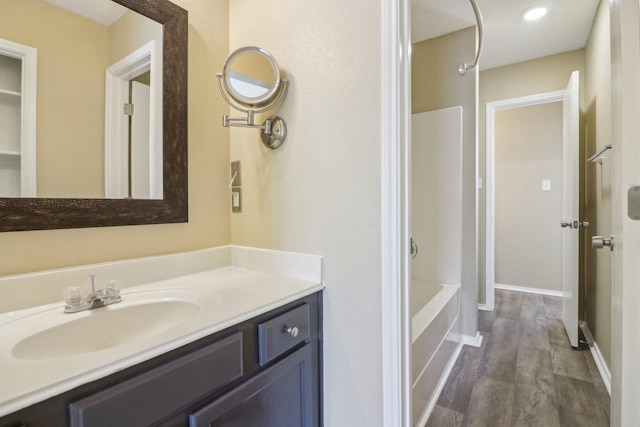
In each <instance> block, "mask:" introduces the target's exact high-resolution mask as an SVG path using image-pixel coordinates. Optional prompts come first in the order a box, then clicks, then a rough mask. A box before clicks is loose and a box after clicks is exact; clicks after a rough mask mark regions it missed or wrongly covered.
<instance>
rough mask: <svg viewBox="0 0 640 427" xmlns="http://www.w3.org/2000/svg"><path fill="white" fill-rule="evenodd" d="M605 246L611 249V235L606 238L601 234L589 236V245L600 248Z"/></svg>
mask: <svg viewBox="0 0 640 427" xmlns="http://www.w3.org/2000/svg"><path fill="white" fill-rule="evenodd" d="M605 246H608V247H609V249H610V250H613V236H609V238H608V239H605V238H604V237H602V236H593V237H591V247H593V248H596V249H602V248H604V247H605Z"/></svg>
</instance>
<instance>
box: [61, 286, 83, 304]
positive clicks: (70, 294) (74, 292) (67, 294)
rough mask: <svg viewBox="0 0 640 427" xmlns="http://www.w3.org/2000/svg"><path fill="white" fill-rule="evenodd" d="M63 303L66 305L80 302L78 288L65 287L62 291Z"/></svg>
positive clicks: (80, 295)
mask: <svg viewBox="0 0 640 427" xmlns="http://www.w3.org/2000/svg"><path fill="white" fill-rule="evenodd" d="M63 294H64V302H65V304H67V305H73V304H78V303H79V302H80V301H81V300H82V292H81V291H80V286H67V287H66V288H65V289H64V292H63Z"/></svg>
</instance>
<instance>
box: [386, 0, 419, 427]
mask: <svg viewBox="0 0 640 427" xmlns="http://www.w3.org/2000/svg"><path fill="white" fill-rule="evenodd" d="M381 3H382V4H381V10H382V14H381V16H382V18H381V21H382V22H381V27H382V28H381V40H380V43H381V50H382V52H381V57H382V61H381V63H382V69H381V98H382V99H381V117H380V119H381V120H380V121H381V139H382V140H381V222H382V230H381V240H382V245H381V256H382V265H381V269H382V385H383V387H382V425H383V427H410V426H411V319H410V310H409V289H410V287H409V284H410V277H411V276H410V273H411V270H410V255H409V226H410V224H409V191H410V187H409V173H410V170H409V165H410V163H409V159H410V157H409V155H410V145H409V137H410V124H411V122H410V120H411V105H410V101H411V93H410V90H411V86H410V84H411V74H410V73H411V65H410V58H409V55H408V52H409V45H410V36H409V31H410V28H411V26H410V21H409V10H410V9H409V3H408V0H381Z"/></svg>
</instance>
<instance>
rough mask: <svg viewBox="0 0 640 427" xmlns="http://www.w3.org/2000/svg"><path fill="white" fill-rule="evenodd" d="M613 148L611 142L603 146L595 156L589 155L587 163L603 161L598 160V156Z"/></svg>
mask: <svg viewBox="0 0 640 427" xmlns="http://www.w3.org/2000/svg"><path fill="white" fill-rule="evenodd" d="M609 149H611V144H607V145H605V146H604V147H602V148H601V149H600V150H599V151H598V152H597V153H596V154H594V155H593V156H591V157H589V158H588V159H587V163H602V162H599V161H598V157H600V155H601V154H602V153H604V152H605V151H607V150H609Z"/></svg>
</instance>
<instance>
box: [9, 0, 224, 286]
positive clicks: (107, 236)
mask: <svg viewBox="0 0 640 427" xmlns="http://www.w3.org/2000/svg"><path fill="white" fill-rule="evenodd" d="M19 1H20V2H22V1H23V0H19ZM175 3H176V4H178V5H180V6H182V7H184V8H185V9H187V10H188V11H189V75H188V78H189V93H188V96H189V106H188V108H189V128H188V135H189V223H184V224H162V225H148V226H131V227H107V228H88V229H75V230H53V231H28V232H25V231H23V232H13V233H1V234H0V253H1V254H2V262H0V275H9V274H17V273H25V272H31V271H39V270H44V269H52V268H62V267H67V266H74V265H82V264H89V263H96V262H103V261H110V260H119V259H125V258H133V257H140V256H151V255H159V254H165V253H174V252H180V251H187V250H194V249H200V248H205V247H211V246H218V245H224V244H228V243H229V242H230V240H231V237H230V224H229V220H230V214H229V211H230V204H229V197H228V195H229V193H228V188H227V187H228V185H229V179H228V176H229V136H228V131H227V130H225V129H223V128H222V127H221V126H220V122H219V120H218V118H219V117H220V116H221V115H222V114H224V113H225V112H226V111H228V108H227V107H226V104H224V101H222V99H221V98H220V96H219V95H218V93H217V88H216V83H215V78H214V72H215V71H216V70H220V69H221V68H222V64H223V63H224V60H225V59H226V56H227V54H228V32H229V23H228V3H227V1H226V0H213V1H212V0H176V1H175ZM0 19H1V18H0ZM0 28H4V27H3V25H0ZM101 132H102V130H101Z"/></svg>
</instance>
